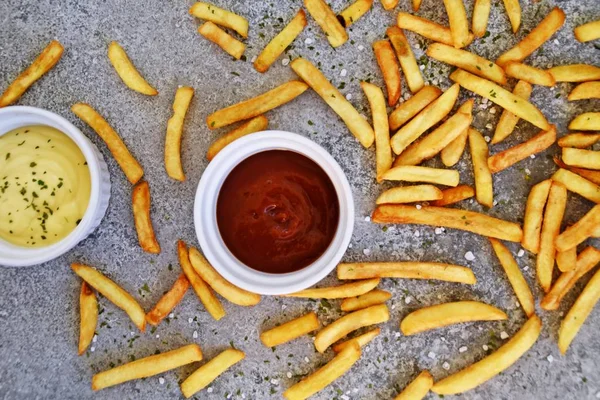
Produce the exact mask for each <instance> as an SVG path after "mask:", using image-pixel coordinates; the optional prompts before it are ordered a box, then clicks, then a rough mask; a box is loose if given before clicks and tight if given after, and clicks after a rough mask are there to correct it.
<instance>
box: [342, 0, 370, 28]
mask: <svg viewBox="0 0 600 400" xmlns="http://www.w3.org/2000/svg"><path fill="white" fill-rule="evenodd" d="M372 5H373V0H356V1H355V2H354V3H352V4H350V5H349V6H348V7H346V8H345V9H344V11H342V12H341V13H340V17H341V21H340V22H342V21H344V22H343V23H342V26H343V27H344V28H348V27H349V26H351V25H352V24H353V23H355V22H356V21H358V20H359V18H360V17H362V16H363V15H365V14H366V12H367V11H369V10H370V9H371V6H372ZM339 19H340V18H339V17H338V20H339Z"/></svg>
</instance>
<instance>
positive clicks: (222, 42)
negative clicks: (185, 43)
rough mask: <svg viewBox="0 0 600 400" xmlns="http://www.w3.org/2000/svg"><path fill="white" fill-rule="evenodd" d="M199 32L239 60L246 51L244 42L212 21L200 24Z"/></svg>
mask: <svg viewBox="0 0 600 400" xmlns="http://www.w3.org/2000/svg"><path fill="white" fill-rule="evenodd" d="M198 33H199V34H201V35H202V36H204V37H205V38H207V39H208V40H210V41H211V42H213V43H214V44H216V45H217V46H219V47H220V48H222V49H223V50H224V51H225V52H226V53H227V54H229V55H230V56H232V57H233V58H235V59H236V60H239V59H240V58H241V57H242V55H243V54H244V51H246V45H245V44H244V43H242V42H240V41H239V40H237V39H236V38H234V37H233V36H231V35H230V34H228V33H227V32H225V31H224V30H223V29H221V28H219V27H218V26H217V25H215V24H213V23H212V22H210V21H207V22H205V23H203V24H202V25H200V28H198Z"/></svg>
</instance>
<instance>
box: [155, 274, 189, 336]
mask: <svg viewBox="0 0 600 400" xmlns="http://www.w3.org/2000/svg"><path fill="white" fill-rule="evenodd" d="M189 287H190V281H189V280H188V278H187V277H186V276H185V273H181V274H180V275H179V278H177V280H176V281H175V283H174V284H173V286H172V287H171V289H169V291H168V292H167V293H165V294H164V295H163V296H162V297H161V298H160V300H159V301H158V303H156V305H155V306H154V308H153V309H152V310H151V311H150V312H149V313H148V314H146V322H148V323H149V324H150V325H154V326H157V325H158V324H160V322H161V321H162V320H163V319H164V318H165V317H166V316H167V315H169V313H170V312H171V311H172V310H173V309H174V308H175V307H176V306H177V304H179V302H181V299H183V296H184V295H185V293H186V292H187V290H188V288H189Z"/></svg>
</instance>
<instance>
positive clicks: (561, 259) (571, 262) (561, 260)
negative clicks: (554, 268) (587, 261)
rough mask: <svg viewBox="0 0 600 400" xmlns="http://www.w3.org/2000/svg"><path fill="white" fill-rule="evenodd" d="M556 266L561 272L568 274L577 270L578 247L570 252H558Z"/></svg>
mask: <svg viewBox="0 0 600 400" xmlns="http://www.w3.org/2000/svg"><path fill="white" fill-rule="evenodd" d="M556 265H558V269H559V270H560V272H567V271H571V270H573V269H575V267H576V266H577V247H576V246H575V247H572V248H570V249H569V250H565V251H557V252H556Z"/></svg>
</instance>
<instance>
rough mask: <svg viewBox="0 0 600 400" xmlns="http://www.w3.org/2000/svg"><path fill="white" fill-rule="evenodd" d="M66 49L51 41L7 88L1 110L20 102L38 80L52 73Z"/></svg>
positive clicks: (55, 41)
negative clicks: (47, 73) (49, 72)
mask: <svg viewBox="0 0 600 400" xmlns="http://www.w3.org/2000/svg"><path fill="white" fill-rule="evenodd" d="M63 51H64V48H63V46H62V44H60V42H59V41H58V40H53V41H51V42H50V43H49V44H48V46H46V48H45V49H44V50H42V52H41V53H40V55H39V56H37V58H36V59H35V60H34V61H33V63H31V65H30V66H29V67H27V69H25V71H23V72H21V74H20V75H19V76H18V77H17V78H16V79H15V80H14V81H13V82H12V83H11V84H10V86H9V87H7V88H6V90H5V91H4V93H2V96H0V108H1V107H6V106H9V105H11V104H13V103H14V102H15V101H17V100H19V98H21V96H22V95H23V93H25V92H26V91H27V89H29V87H30V86H31V85H33V84H34V83H35V82H36V81H37V80H38V79H40V78H41V77H42V76H44V74H45V73H46V72H48V71H50V70H51V69H52V68H53V67H54V66H55V65H56V63H58V61H59V60H60V58H61V57H62V53H63Z"/></svg>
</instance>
